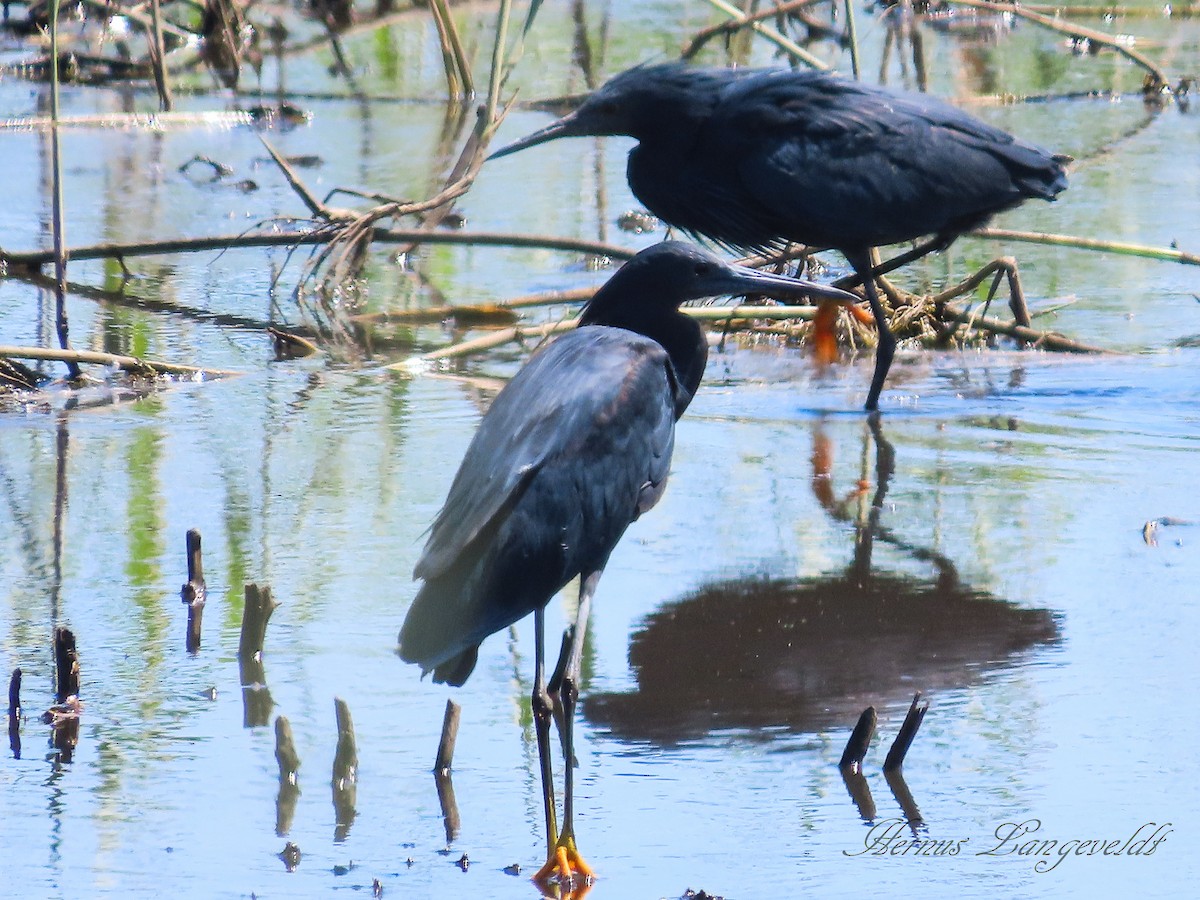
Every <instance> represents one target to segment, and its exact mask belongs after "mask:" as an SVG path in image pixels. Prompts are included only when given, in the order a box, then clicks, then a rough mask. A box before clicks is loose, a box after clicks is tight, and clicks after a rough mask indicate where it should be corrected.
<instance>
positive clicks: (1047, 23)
mask: <svg viewBox="0 0 1200 900" xmlns="http://www.w3.org/2000/svg"><path fill="white" fill-rule="evenodd" d="M951 2H952V3H954V4H955V5H957V6H969V7H971V8H973V9H986V10H987V11H988V12H991V13H1005V14H1009V15H1014V16H1017V17H1019V18H1022V19H1027V20H1028V21H1030V22H1034V23H1036V24H1038V25H1041V26H1042V27H1043V28H1049V29H1050V30H1051V31H1057V32H1058V33H1059V34H1065V35H1068V36H1070V37H1076V38H1083V39H1084V40H1087V41H1091V42H1092V43H1093V44H1099V45H1100V46H1102V47H1108V48H1110V49H1112V50H1115V51H1116V52H1117V53H1119V54H1121V55H1122V56H1124V57H1125V58H1126V59H1128V60H1129V61H1130V62H1132V63H1135V64H1136V65H1138V66H1141V67H1142V68H1143V69H1145V70H1146V71H1147V72H1149V73H1150V75H1151V76H1152V77H1153V78H1154V80H1155V82H1156V84H1157V85H1158V87H1160V88H1167V89H1169V86H1168V85H1167V77H1166V75H1164V74H1163V71H1162V69H1161V68H1159V67H1158V64H1157V63H1155V62H1153V61H1151V60H1150V59H1149V58H1147V57H1146V56H1145V55H1143V54H1141V53H1139V52H1138V51H1137V50H1134V49H1133V48H1132V47H1128V46H1126V45H1125V44H1123V43H1122V42H1121V41H1120V40H1119V39H1118V38H1117V37H1116V36H1115V35H1111V34H1107V33H1105V32H1103V31H1097V30H1096V29H1094V28H1084V27H1083V26H1082V25H1072V24H1070V23H1068V22H1063V21H1062V20H1060V19H1058V18H1054V17H1051V16H1048V15H1043V14H1042V13H1038V12H1031V11H1030V10H1028V9H1026V8H1024V7H1022V6H1018V5H1016V4H1015V3H995V2H992V0H951ZM1096 11H1097V12H1104V11H1105V10H1103V8H1101V7H1097V10H1096Z"/></svg>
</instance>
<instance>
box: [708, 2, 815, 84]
mask: <svg viewBox="0 0 1200 900" xmlns="http://www.w3.org/2000/svg"><path fill="white" fill-rule="evenodd" d="M708 2H709V3H710V4H711V5H712V6H715V7H716V8H717V9H719V10H720V11H721V12H723V13H725V14H726V15H727V16H729V17H730V18H731V19H733V20H734V21H735V22H737V23H739V24H745V25H746V26H747V27H749V28H750V29H752V30H753V31H754V32H756V33H757V34H759V35H761V36H762V37H764V38H766V39H767V40H768V41H770V42H771V43H773V44H775V46H777V47H779V48H780V49H781V50H783V51H784V52H786V53H790V54H791V55H792V56H794V57H795V58H796V59H798V60H801V61H802V62H804V63H805V64H807V65H809V66H811V67H812V68H814V69H822V70H824V69H828V68H829V66H828V65H826V64H825V63H823V62H822V61H821V60H819V59H817V58H816V57H815V56H813V55H812V54H811V53H809V52H808V51H807V50H805V49H804V48H803V47H801V46H800V45H799V44H797V43H796V42H795V41H791V40H789V39H788V38H786V37H784V36H783V35H782V34H780V33H779V32H778V31H776V30H775V29H774V28H768V27H767V26H766V25H764V24H763V23H762V22H759V21H753V22H750V21H747V20H748V19H749V18H750V17H749V16H747V15H746V14H745V13H743V12H742V11H741V10H740V9H738V8H737V7H736V6H734V5H733V4H731V3H727V2H725V0H708ZM775 12H776V11H775V10H774V9H772V10H771V14H772V15H774V14H775Z"/></svg>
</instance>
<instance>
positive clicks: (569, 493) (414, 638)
mask: <svg viewBox="0 0 1200 900" xmlns="http://www.w3.org/2000/svg"><path fill="white" fill-rule="evenodd" d="M745 293H756V294H763V293H765V294H771V295H774V296H780V297H784V298H790V299H799V298H800V297H803V296H812V297H820V298H828V299H831V300H836V301H840V302H853V301H855V300H856V299H857V298H856V297H855V296H854V295H853V294H848V293H846V292H844V291H839V290H837V289H836V288H831V287H827V286H824V285H816V284H813V283H811V282H806V281H801V280H799V279H793V278H786V277H783V276H774V275H767V274H764V273H761V272H756V271H754V270H753V269H744V268H741V267H738V266H730V265H727V264H725V263H723V262H721V261H720V260H718V259H716V258H715V257H713V256H711V255H709V254H708V253H706V252H704V251H701V250H700V249H698V248H696V247H692V246H690V245H688V244H681V243H677V242H674V241H668V242H665V243H661V244H656V245H655V246H653V247H651V248H649V249H648V250H643V251H642V252H641V253H639V254H638V255H637V256H635V257H634V258H633V259H632V260H630V261H629V262H628V263H626V264H625V265H624V266H622V267H621V268H620V269H619V270H618V271H617V272H616V274H614V275H613V276H612V278H611V279H609V281H608V282H607V283H606V284H605V285H604V286H603V287H602V288H600V290H599V291H597V292H596V295H595V296H594V297H593V298H592V300H591V301H590V302H589V303H588V305H587V307H586V308H585V309H584V311H583V314H582V315H581V316H580V319H579V328H577V329H576V330H574V331H571V332H568V333H567V334H565V335H563V336H562V337H560V338H558V339H557V340H555V341H554V342H553V343H551V344H549V345H548V346H546V347H544V348H543V349H541V350H539V351H538V352H537V353H535V354H534V355H533V357H532V358H531V359H530V360H529V362H528V363H527V364H526V365H525V366H524V367H523V368H522V369H521V370H520V371H519V372H518V373H517V374H516V376H515V377H514V378H513V379H512V381H511V382H509V383H508V385H506V386H505V388H504V390H502V391H501V392H500V393H499V395H498V396H497V397H496V399H495V401H493V403H492V405H491V408H490V409H489V410H488V412H487V414H486V415H485V416H484V417H483V420H482V421H481V422H480V424H479V430H478V431H477V432H476V434H475V437H474V439H473V440H472V441H471V445H470V446H469V447H468V448H467V453H466V456H465V457H464V458H463V461H462V464H461V465H460V466H459V469H458V474H457V475H455V477H454V481H453V483H452V484H451V487H450V493H449V496H447V498H446V503H445V506H443V507H442V510H441V512H440V513H438V515H437V518H436V519H435V520H434V522H433V527H432V529H431V532H430V535H429V541H428V543H427V544H426V545H425V550H424V552H423V553H422V555H421V558H420V560H419V561H418V563H417V566H416V571H415V576H416V577H417V578H420V579H423V580H424V584H423V585H422V586H421V588H420V590H419V591H418V592H417V596H416V599H415V600H414V601H413V604H412V607H411V608H410V609H409V611H408V617H407V618H406V619H405V621H404V627H403V629H402V630H401V632H400V655H401V657H402V658H403V659H404V660H406V661H407V662H413V663H417V664H419V665H420V666H421V668H422V669H423V670H424V671H425V672H429V671H432V672H433V679H434V681H438V682H447V683H449V684H452V685H461V684H462V683H463V682H464V681H466V680H467V677H468V676H469V675H470V674H471V670H472V669H473V668H474V667H475V661H476V657H477V655H478V652H479V645H480V643H482V642H483V640H484V639H485V638H487V637H488V635H491V634H494V633H495V632H497V631H499V630H500V629H502V628H505V627H507V626H509V625H511V624H512V623H514V622H516V621H517V620H518V619H521V618H524V617H525V616H526V615H528V614H529V613H530V612H532V613H533V614H534V633H535V636H534V641H535V644H536V651H535V652H536V662H535V669H534V686H533V710H534V718H535V721H536V724H537V737H538V753H539V760H540V765H541V775H542V793H543V799H544V801H545V811H546V830H547V833H548V835H549V838H548V840H549V852H548V854H547V856H548V859H547V863H546V866H545V867H543V869H542V871H541V872H540V873H539V877H540V878H542V879H545V878H550V877H552V876H554V874H555V873H556V872H557V876H558V878H559V879H560V880H569V881H576V880H578V879H580V878H582V879H587V878H588V877H590V874H591V872H590V870H589V869H588V868H587V866H586V864H585V863H584V862H583V861H582V859H580V857H579V854H578V852H577V851H576V849H575V836H574V830H573V825H574V822H573V819H572V804H573V797H572V793H573V791H572V786H573V781H572V772H571V760H572V759H573V758H574V746H573V738H572V727H571V723H572V719H573V713H574V707H575V702H576V699H577V696H578V694H577V690H578V678H579V664H580V659H581V653H582V648H583V639H584V631H585V628H586V625H587V620H588V613H589V610H590V604H591V599H592V595H593V593H594V592H595V590H596V585H597V582H598V581H599V579H600V573H601V572H602V571H603V569H604V566H605V564H606V563H607V562H608V557H609V554H611V553H612V551H613V548H614V547H615V546H616V544H617V541H618V540H620V538H621V535H622V534H623V533H624V532H625V529H626V528H627V527H628V526H629V524H630V523H631V522H633V521H634V520H635V519H637V518H638V516H640V515H641V514H642V513H644V512H645V511H646V510H648V509H650V508H651V507H652V506H654V504H655V503H657V502H658V499H659V497H661V496H662V493H663V490H664V488H665V487H666V484H667V474H668V472H669V470H670V465H671V450H672V447H673V446H674V441H675V422H676V420H677V419H678V418H679V417H680V416H681V415H682V414H683V411H684V410H685V409H687V406H688V404H689V403H690V402H691V400H692V396H693V395H694V394H695V392H696V388H697V387H698V386H699V384H700V379H701V376H703V374H704V365H705V362H706V360H707V357H708V343H707V341H706V340H705V337H704V333H703V331H702V330H701V328H700V326H699V325H698V324H697V323H696V321H695V320H694V319H691V318H689V317H688V316H686V315H684V314H683V313H681V312H680V311H679V305H680V304H681V303H684V302H685V301H688V300H698V299H700V298H703V297H711V296H718V295H722V294H745ZM576 576H580V577H581V578H582V583H581V587H580V591H579V613H578V619H577V622H576V625H575V630H574V635H573V638H572V642H571V645H570V649H569V650H568V655H567V665H566V669H565V675H564V677H563V682H562V687H561V690H560V701H561V703H562V707H563V716H564V721H565V725H564V732H563V753H564V757H565V759H566V770H565V775H564V799H563V826H562V833H561V834H556V830H557V828H556V822H555V812H554V797H553V787H552V782H551V772H550V745H549V732H550V719H551V715H550V714H551V709H552V707H551V703H550V698H549V696H548V694H547V691H546V682H545V671H544V658H543V644H544V630H545V625H544V619H543V616H544V613H543V610H544V607H545V606H546V604H547V603H548V602H549V601H550V598H551V597H553V596H554V594H556V593H557V592H558V591H559V590H560V589H562V587H563V586H564V585H566V584H567V582H569V581H570V580H571V579H573V578H575V577H576Z"/></svg>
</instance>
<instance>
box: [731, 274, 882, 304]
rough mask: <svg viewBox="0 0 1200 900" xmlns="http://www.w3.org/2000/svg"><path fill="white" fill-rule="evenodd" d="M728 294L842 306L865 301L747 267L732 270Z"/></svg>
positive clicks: (806, 282) (818, 285)
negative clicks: (801, 299)
mask: <svg viewBox="0 0 1200 900" xmlns="http://www.w3.org/2000/svg"><path fill="white" fill-rule="evenodd" d="M727 269H728V272H727V273H726V274H727V277H728V282H727V284H728V290H726V291H725V293H728V294H732V295H735V296H736V295H741V294H769V295H771V296H772V297H782V298H793V297H797V298H798V297H814V298H821V299H826V300H836V301H838V302H839V303H858V302H860V301H861V300H862V297H859V296H858V295H857V294H851V293H850V292H849V291H843V290H841V289H840V288H835V287H833V286H832V285H828V284H818V283H817V282H815V281H808V280H807V279H804V278H791V277H789V276H787V275H771V274H770V273H768V272H760V271H758V270H757V269H748V268H746V267H744V266H733V265H731V266H728V267H727Z"/></svg>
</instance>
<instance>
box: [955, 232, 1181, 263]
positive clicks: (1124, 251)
mask: <svg viewBox="0 0 1200 900" xmlns="http://www.w3.org/2000/svg"><path fill="white" fill-rule="evenodd" d="M967 234H968V235H969V236H970V237H981V238H989V239H991V240H999V241H1021V242H1023V243H1027V244H1047V245H1050V246H1054V247H1074V248H1076V249H1078V250H1098V251H1100V252H1103V253H1116V254H1118V255H1120V256H1141V257H1145V258H1146V259H1157V260H1160V261H1162V262H1177V263H1181V264H1183V265H1185V266H1200V254H1195V253H1184V252H1183V251H1182V250H1176V249H1174V248H1173V247H1172V248H1169V249H1168V248H1166V247H1148V246H1146V245H1144V244H1127V243H1124V242H1122V241H1103V240H1100V239H1098V238H1085V237H1077V236H1076V235H1073V234H1049V233H1046V232H1039V231H1012V230H1010V229H1007V228H977V229H975V230H974V231H970V232H968V233H967Z"/></svg>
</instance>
